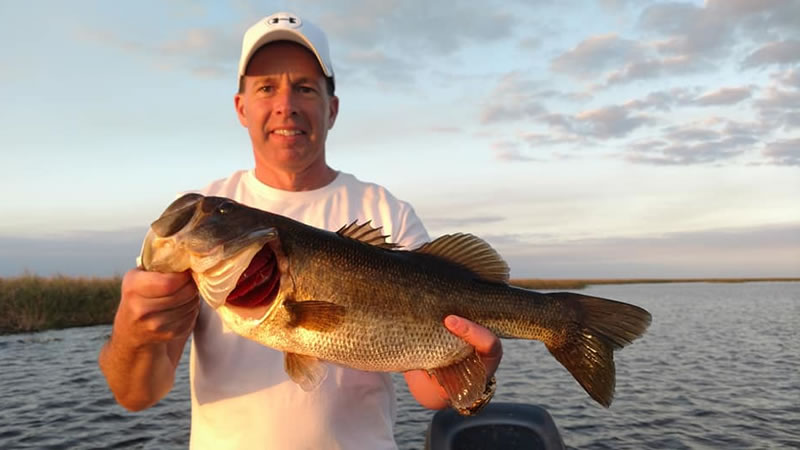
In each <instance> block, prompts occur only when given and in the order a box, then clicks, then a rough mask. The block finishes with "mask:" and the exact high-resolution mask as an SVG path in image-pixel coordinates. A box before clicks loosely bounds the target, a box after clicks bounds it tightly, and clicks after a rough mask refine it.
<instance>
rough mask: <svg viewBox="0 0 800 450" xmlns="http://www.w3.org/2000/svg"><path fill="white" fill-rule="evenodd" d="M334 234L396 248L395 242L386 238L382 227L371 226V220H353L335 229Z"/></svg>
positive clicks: (387, 247)
mask: <svg viewBox="0 0 800 450" xmlns="http://www.w3.org/2000/svg"><path fill="white" fill-rule="evenodd" d="M336 234H338V235H339V236H343V237H346V238H350V239H355V240H357V241H361V242H363V243H365V244H369V245H374V246H375V247H381V248H386V249H389V250H391V249H394V248H397V244H393V243H391V242H389V241H387V240H386V238H388V237H389V236H387V235H385V234H383V228H381V227H378V228H373V227H372V221H371V220H370V221H367V222H364V223H362V224H359V223H358V221H355V220H354V221H353V223H351V224H349V225H344V226H342V228H339V230H338V231H336Z"/></svg>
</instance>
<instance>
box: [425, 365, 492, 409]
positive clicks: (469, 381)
mask: <svg viewBox="0 0 800 450" xmlns="http://www.w3.org/2000/svg"><path fill="white" fill-rule="evenodd" d="M429 372H430V373H432V374H433V376H435V377H436V380H437V381H438V382H439V384H440V385H442V387H443V388H444V390H445V392H447V395H448V397H450V405H452V406H453V407H454V408H456V409H465V408H469V407H470V406H472V405H473V404H474V403H475V402H476V400H478V399H479V398H480V397H481V395H482V394H483V392H484V390H485V389H486V368H485V367H484V365H483V361H481V360H480V358H479V357H478V355H477V354H476V353H475V352H474V351H473V352H472V353H470V354H469V355H468V356H467V357H466V358H464V359H463V360H461V361H459V362H457V363H455V364H452V365H450V366H447V367H439V368H436V369H433V370H430V371H429Z"/></svg>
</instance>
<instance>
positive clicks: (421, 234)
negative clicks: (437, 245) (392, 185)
mask: <svg viewBox="0 0 800 450" xmlns="http://www.w3.org/2000/svg"><path fill="white" fill-rule="evenodd" d="M403 206H404V207H403V208H402V209H401V211H400V213H401V215H400V221H399V222H400V226H399V227H398V233H397V234H396V236H395V243H396V244H398V245H400V246H401V247H402V248H404V249H407V250H413V249H415V248H417V247H419V246H421V245H422V244H424V243H426V242H428V241H430V237H429V236H428V231H427V230H426V229H425V225H423V224H422V220H420V218H419V217H418V216H417V213H415V212H414V208H412V207H411V206H410V205H408V204H404V205H403Z"/></svg>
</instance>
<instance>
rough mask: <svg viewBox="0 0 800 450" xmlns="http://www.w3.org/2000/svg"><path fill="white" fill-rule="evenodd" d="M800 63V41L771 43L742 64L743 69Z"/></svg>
mask: <svg viewBox="0 0 800 450" xmlns="http://www.w3.org/2000/svg"><path fill="white" fill-rule="evenodd" d="M798 62H800V40H789V41H779V42H770V43H768V44H766V45H764V46H762V47H761V48H759V49H758V50H756V51H754V52H753V53H751V54H750V55H748V56H747V58H745V60H744V61H743V62H742V66H743V67H755V66H765V65H769V64H782V65H783V64H796V63H798Z"/></svg>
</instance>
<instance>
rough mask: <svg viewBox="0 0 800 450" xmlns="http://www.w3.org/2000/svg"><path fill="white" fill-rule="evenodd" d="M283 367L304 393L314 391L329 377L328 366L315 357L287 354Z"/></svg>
mask: <svg viewBox="0 0 800 450" xmlns="http://www.w3.org/2000/svg"><path fill="white" fill-rule="evenodd" d="M283 366H284V369H285V370H286V373H287V374H288V375H289V378H291V379H292V381H294V382H295V383H297V384H299V385H300V387H301V388H303V390H304V391H306V392H308V391H313V390H314V389H315V388H316V387H317V386H319V385H320V383H322V381H323V380H325V377H327V375H328V366H327V365H326V364H325V363H323V362H322V361H320V360H319V359H317V358H314V357H313V356H306V355H298V354H297V353H286V354H285V355H284V359H283Z"/></svg>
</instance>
